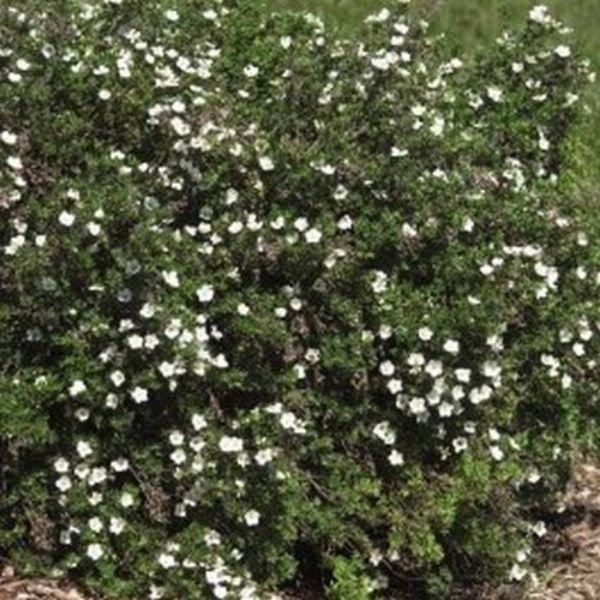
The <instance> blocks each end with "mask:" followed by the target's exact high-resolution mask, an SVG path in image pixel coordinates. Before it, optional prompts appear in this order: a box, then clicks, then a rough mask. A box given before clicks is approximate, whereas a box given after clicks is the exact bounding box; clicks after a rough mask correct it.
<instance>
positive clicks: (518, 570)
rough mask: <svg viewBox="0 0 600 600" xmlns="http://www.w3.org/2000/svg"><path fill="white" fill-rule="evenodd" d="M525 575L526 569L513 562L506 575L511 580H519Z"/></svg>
mask: <svg viewBox="0 0 600 600" xmlns="http://www.w3.org/2000/svg"><path fill="white" fill-rule="evenodd" d="M525 575H527V569H524V568H523V567H522V566H521V565H520V564H519V563H514V564H513V566H512V567H511V569H510V572H509V574H508V577H509V579H510V580H511V581H521V580H522V579H523V578H524V577H525Z"/></svg>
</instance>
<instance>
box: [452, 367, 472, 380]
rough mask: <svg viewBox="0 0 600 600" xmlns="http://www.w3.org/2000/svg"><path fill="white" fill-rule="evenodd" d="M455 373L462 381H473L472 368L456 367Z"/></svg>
mask: <svg viewBox="0 0 600 600" xmlns="http://www.w3.org/2000/svg"><path fill="white" fill-rule="evenodd" d="M454 374H455V375H456V379H457V380H458V381H460V382H461V383H469V381H471V369H455V370H454Z"/></svg>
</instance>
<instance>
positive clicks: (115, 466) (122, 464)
mask: <svg viewBox="0 0 600 600" xmlns="http://www.w3.org/2000/svg"><path fill="white" fill-rule="evenodd" d="M110 466H111V468H112V470H113V471H115V473H124V472H125V471H127V469H129V461H128V460H127V459H126V458H123V457H121V458H117V459H115V460H113V461H112V462H111V463H110Z"/></svg>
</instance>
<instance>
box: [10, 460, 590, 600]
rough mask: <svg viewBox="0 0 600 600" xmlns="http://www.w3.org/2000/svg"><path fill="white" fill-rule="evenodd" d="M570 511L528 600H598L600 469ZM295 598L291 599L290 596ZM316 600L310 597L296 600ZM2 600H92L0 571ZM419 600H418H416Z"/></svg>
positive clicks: (501, 593) (477, 592)
mask: <svg viewBox="0 0 600 600" xmlns="http://www.w3.org/2000/svg"><path fill="white" fill-rule="evenodd" d="M564 501H565V505H566V506H567V508H568V510H569V511H570V512H571V513H573V514H576V515H578V518H576V519H575V520H574V522H572V523H571V524H570V525H568V526H567V527H566V528H565V529H564V530H563V531H561V532H560V535H559V537H558V541H555V543H554V546H555V548H554V550H555V552H554V554H555V556H556V557H560V558H556V559H555V561H554V562H553V563H552V564H551V565H550V566H549V567H548V569H547V571H546V572H545V573H544V575H543V577H541V578H540V582H539V584H538V585H537V586H535V589H534V590H532V591H531V592H529V593H528V594H526V595H525V600H600V468H598V467H594V466H591V465H580V466H579V467H577V468H576V470H575V472H574V474H573V479H572V481H571V484H570V485H569V489H568V491H567V494H566V496H565V499H564ZM514 591H515V590H514V588H511V589H506V590H495V591H491V590H489V589H483V588H482V589H472V590H470V592H467V593H466V594H465V595H460V596H459V597H460V599H461V600H516V599H517V598H522V595H521V594H518V595H517V596H515V595H514ZM289 598H290V600H292V597H289ZM300 598H302V599H303V600H304V599H306V600H318V599H317V598H315V597H314V595H311V594H310V593H309V594H308V595H304V596H293V600H300ZM0 600H92V599H91V598H89V597H86V596H83V595H82V594H81V593H79V592H78V591H77V590H75V589H74V588H71V587H69V586H65V585H61V584H58V583H56V582H53V581H50V580H47V579H40V580H23V579H19V578H18V577H16V576H15V573H14V571H13V570H12V568H11V567H6V568H4V570H0ZM415 600H417V599H415Z"/></svg>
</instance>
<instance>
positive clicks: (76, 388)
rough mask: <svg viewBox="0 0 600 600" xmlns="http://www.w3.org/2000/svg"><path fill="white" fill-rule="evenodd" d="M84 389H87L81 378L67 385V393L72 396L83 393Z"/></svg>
mask: <svg viewBox="0 0 600 600" xmlns="http://www.w3.org/2000/svg"><path fill="white" fill-rule="evenodd" d="M85 391H87V386H86V385H85V383H84V382H83V381H81V379H77V380H76V381H74V382H73V383H72V384H71V386H70V387H69V395H70V396H71V397H72V398H75V397H76V396H79V394H83V392H85Z"/></svg>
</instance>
